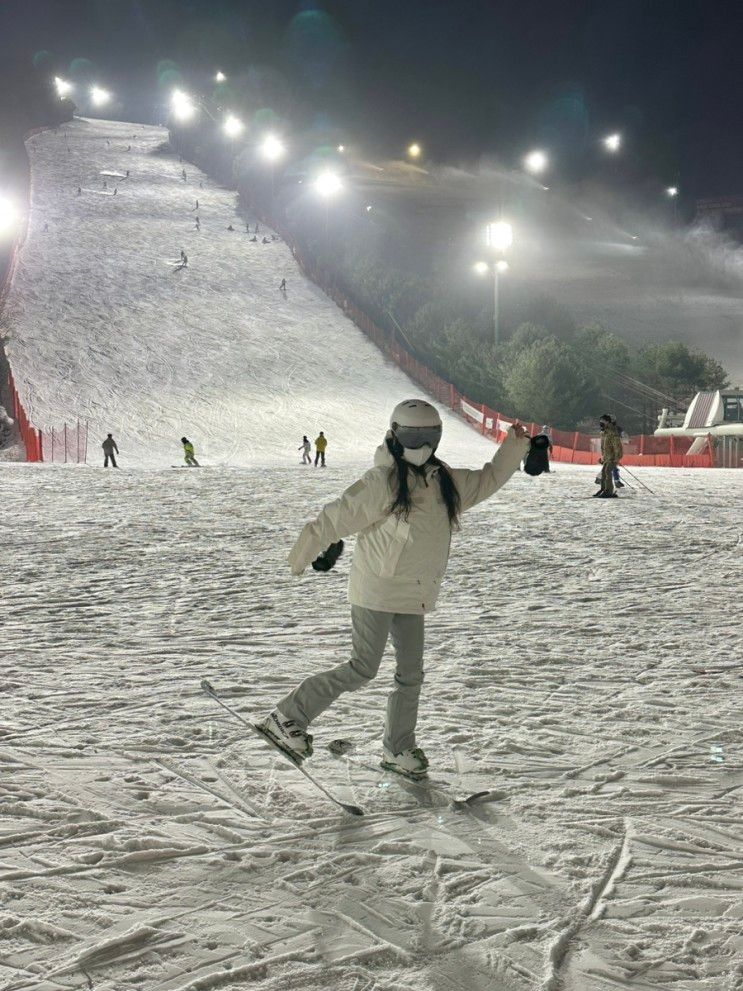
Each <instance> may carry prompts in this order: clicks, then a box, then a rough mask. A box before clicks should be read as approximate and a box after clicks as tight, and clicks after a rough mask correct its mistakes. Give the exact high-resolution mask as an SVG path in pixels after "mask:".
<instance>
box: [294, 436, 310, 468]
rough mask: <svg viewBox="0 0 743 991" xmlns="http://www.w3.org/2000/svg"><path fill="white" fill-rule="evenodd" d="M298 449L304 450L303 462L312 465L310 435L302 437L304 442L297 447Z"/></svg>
mask: <svg viewBox="0 0 743 991" xmlns="http://www.w3.org/2000/svg"><path fill="white" fill-rule="evenodd" d="M297 450H298V451H302V464H303V465H311V464H312V444H311V443H310V441H309V438H308V437H306V436H305V437H302V443H301V444H300V445H299V447H298V448H297Z"/></svg>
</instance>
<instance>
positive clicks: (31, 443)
mask: <svg viewBox="0 0 743 991" xmlns="http://www.w3.org/2000/svg"><path fill="white" fill-rule="evenodd" d="M8 390H9V392H10V401H11V406H12V409H13V419H14V420H15V422H16V423H17V424H18V429H19V431H20V434H21V440H22V441H23V446H24V447H25V448H26V461H43V460H44V458H43V457H42V448H41V431H40V430H37V429H36V427H34V426H32V425H31V423H30V422H29V419H28V416H27V414H26V410H25V408H24V406H23V403H22V402H21V398H20V396H19V395H18V390H17V389H16V386H15V381H14V379H13V373H12V372H11V371H10V370H8Z"/></svg>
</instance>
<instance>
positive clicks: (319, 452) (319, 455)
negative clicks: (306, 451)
mask: <svg viewBox="0 0 743 991" xmlns="http://www.w3.org/2000/svg"><path fill="white" fill-rule="evenodd" d="M327 446H328V438H327V437H326V436H325V434H324V433H323V432H322V430H321V431H320V436H319V437H316V438H315V468H317V462H318V461H319V462H320V467H321V468H324V467H325V449H326V447H327Z"/></svg>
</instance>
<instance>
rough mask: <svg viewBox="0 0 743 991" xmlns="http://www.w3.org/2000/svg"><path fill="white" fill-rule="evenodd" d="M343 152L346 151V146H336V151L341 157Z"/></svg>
mask: <svg viewBox="0 0 743 991" xmlns="http://www.w3.org/2000/svg"><path fill="white" fill-rule="evenodd" d="M345 150H346V146H345V145H338V151H339V152H340V153H341V155H342V154H343V152H344V151H345Z"/></svg>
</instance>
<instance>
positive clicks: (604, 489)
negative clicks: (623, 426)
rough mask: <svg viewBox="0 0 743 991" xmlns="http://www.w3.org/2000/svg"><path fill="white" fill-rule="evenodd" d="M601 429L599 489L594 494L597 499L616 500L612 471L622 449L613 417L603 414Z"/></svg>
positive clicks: (600, 421) (600, 422)
mask: <svg viewBox="0 0 743 991" xmlns="http://www.w3.org/2000/svg"><path fill="white" fill-rule="evenodd" d="M599 427H600V429H601V488H600V489H599V491H598V492H594V498H597V499H616V498H617V494H616V492H615V491H614V470H615V468H616V467H617V465H618V464H619V462H620V461H621V460H622V455H623V454H624V448H623V447H622V440H621V438H620V436H619V429H618V428H617V425H616V422H615V420H614V417H613V416H612V415H611V414H610V413H604V414H603V416H601V417H600V418H599Z"/></svg>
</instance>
